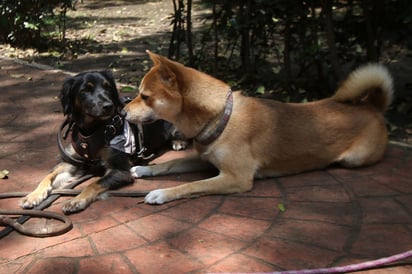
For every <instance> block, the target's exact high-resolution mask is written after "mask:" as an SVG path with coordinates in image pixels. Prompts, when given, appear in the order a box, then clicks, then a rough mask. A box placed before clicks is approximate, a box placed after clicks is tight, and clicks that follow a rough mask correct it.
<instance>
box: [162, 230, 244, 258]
mask: <svg viewBox="0 0 412 274" xmlns="http://www.w3.org/2000/svg"><path fill="white" fill-rule="evenodd" d="M167 242H168V243H169V244H170V246H173V247H174V248H175V249H177V250H179V251H180V252H182V253H183V254H189V255H190V256H191V257H192V258H195V259H196V260H198V261H200V262H202V263H203V264H205V265H210V264H213V263H215V262H217V261H219V260H222V259H224V258H225V257H227V256H229V255H230V254H233V253H235V252H238V251H239V250H240V249H242V248H244V247H245V245H246V243H245V242H243V241H240V240H237V239H235V238H231V237H225V236H223V235H220V234H216V233H210V232H208V231H205V230H203V229H198V228H194V229H191V230H188V231H186V232H185V233H180V234H178V235H176V236H174V237H172V238H170V239H168V240H167Z"/></svg>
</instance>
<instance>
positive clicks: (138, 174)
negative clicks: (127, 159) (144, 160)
mask: <svg viewBox="0 0 412 274" xmlns="http://www.w3.org/2000/svg"><path fill="white" fill-rule="evenodd" d="M130 173H131V174H132V176H133V177H134V178H142V177H145V176H151V175H152V171H151V169H150V167H149V166H134V167H132V168H131V169H130Z"/></svg>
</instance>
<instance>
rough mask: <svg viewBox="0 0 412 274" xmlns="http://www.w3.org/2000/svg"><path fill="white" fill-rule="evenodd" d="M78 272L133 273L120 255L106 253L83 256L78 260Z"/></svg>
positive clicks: (96, 273)
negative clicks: (104, 254)
mask: <svg viewBox="0 0 412 274" xmlns="http://www.w3.org/2000/svg"><path fill="white" fill-rule="evenodd" d="M77 273H79V274H81V273H85V274H86V273H87V274H102V273H116V274H129V273H130V274H132V273H135V271H133V270H132V269H130V266H129V264H128V263H127V262H126V261H125V259H124V258H123V257H122V256H120V255H117V254H115V255H106V256H95V257H89V258H84V259H81V260H80V261H79V270H78V272H77Z"/></svg>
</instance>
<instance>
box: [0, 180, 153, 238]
mask: <svg viewBox="0 0 412 274" xmlns="http://www.w3.org/2000/svg"><path fill="white" fill-rule="evenodd" d="M91 177H92V175H87V176H84V177H82V178H80V179H79V180H77V181H75V182H73V183H72V184H70V185H69V186H68V187H66V188H62V189H54V190H52V192H51V194H50V196H49V198H47V199H46V200H44V201H43V202H42V203H41V204H40V205H38V206H37V207H35V208H34V209H32V210H24V209H23V210H3V209H0V226H7V227H6V228H5V229H3V230H2V231H0V239H1V238H3V237H5V236H6V235H8V234H9V233H10V232H12V231H13V230H16V231H18V232H20V233H21V234H23V235H26V236H31V237H51V236H58V235H61V234H64V233H66V232H68V231H70V229H71V228H72V227H73V225H72V222H71V221H70V219H69V218H68V217H67V216H66V215H63V214H60V213H55V212H48V211H43V210H42V209H44V208H46V207H48V206H50V205H51V204H52V203H53V202H54V201H55V200H57V199H58V198H59V197H60V196H76V195H78V194H79V193H80V192H81V190H78V189H72V187H75V186H76V185H78V184H80V183H82V182H84V181H86V180H88V179H90V178H91ZM29 193H30V192H8V193H0V199H7V198H17V197H24V196H26V195H27V194H29ZM106 193H107V194H108V195H110V196H114V197H133V198H135V197H144V196H146V195H147V193H149V192H148V191H122V190H109V191H107V192H106ZM4 215H22V216H21V217H19V218H17V219H12V218H8V217H6V216H4ZM30 217H38V218H48V219H56V220H59V221H61V222H63V225H60V226H58V227H55V228H53V229H52V230H49V231H46V232H42V231H34V230H31V229H28V228H26V227H24V226H23V225H22V224H23V223H24V222H26V221H27V220H28V219H29V218H30Z"/></svg>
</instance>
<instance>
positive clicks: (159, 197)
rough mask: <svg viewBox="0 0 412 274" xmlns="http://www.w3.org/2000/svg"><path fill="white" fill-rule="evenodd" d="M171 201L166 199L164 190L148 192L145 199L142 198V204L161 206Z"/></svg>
mask: <svg viewBox="0 0 412 274" xmlns="http://www.w3.org/2000/svg"><path fill="white" fill-rule="evenodd" d="M171 200H173V199H172V198H169V197H167V191H166V189H156V190H152V191H150V192H149V193H148V194H147V195H146V197H144V202H145V203H146V204H157V205H160V204H163V203H166V202H168V201H171Z"/></svg>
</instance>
